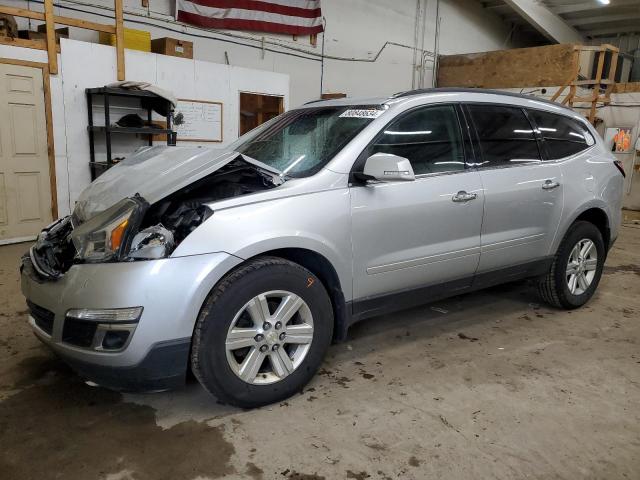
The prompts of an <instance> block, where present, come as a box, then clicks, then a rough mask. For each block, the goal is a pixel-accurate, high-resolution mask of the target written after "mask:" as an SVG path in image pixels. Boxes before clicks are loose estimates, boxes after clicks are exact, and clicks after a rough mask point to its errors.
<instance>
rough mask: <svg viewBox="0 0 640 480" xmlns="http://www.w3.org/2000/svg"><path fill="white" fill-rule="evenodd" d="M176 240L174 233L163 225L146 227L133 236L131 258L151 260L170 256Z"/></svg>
mask: <svg viewBox="0 0 640 480" xmlns="http://www.w3.org/2000/svg"><path fill="white" fill-rule="evenodd" d="M174 246H175V242H174V240H173V233H171V232H170V231H169V230H167V229H166V228H164V227H163V226H162V225H154V226H152V227H148V228H145V229H144V230H141V231H140V232H139V233H137V234H136V236H135V237H133V241H132V242H131V249H130V250H129V258H135V259H140V260H150V259H154V258H165V257H168V256H169V254H170V253H171V251H172V250H173V247H174Z"/></svg>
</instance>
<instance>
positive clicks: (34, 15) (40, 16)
mask: <svg viewBox="0 0 640 480" xmlns="http://www.w3.org/2000/svg"><path fill="white" fill-rule="evenodd" d="M0 13H4V14H5V15H13V16H14V17H24V18H31V19H32V20H44V13H42V12H34V11H33V10H27V9H26V8H15V7H5V6H4V5H0Z"/></svg>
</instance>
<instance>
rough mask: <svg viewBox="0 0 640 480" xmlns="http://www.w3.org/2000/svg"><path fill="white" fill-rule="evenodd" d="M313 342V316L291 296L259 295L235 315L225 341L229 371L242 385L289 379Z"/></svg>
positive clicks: (277, 292) (281, 292)
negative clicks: (243, 382) (244, 383)
mask: <svg viewBox="0 0 640 480" xmlns="http://www.w3.org/2000/svg"><path fill="white" fill-rule="evenodd" d="M312 341H313V316H312V315H311V310H310V309H309V306H308V305H307V304H306V302H305V301H304V300H303V299H302V298H301V297H300V296H298V295H296V294H295V293H291V292H288V291H285V290H273V291H269V292H265V293H261V294H259V295H257V296H255V297H254V298H252V299H251V300H249V302H247V303H246V304H245V305H244V306H243V307H242V308H241V309H240V311H238V312H237V313H236V315H235V317H234V318H233V321H232V322H231V325H230V326H229V330H228V331H227V337H226V340H225V348H226V356H227V361H228V363H229V366H230V367H231V370H232V371H233V372H234V373H235V374H236V375H237V376H238V377H239V378H240V379H242V380H243V381H245V382H247V383H250V384H254V385H261V384H262V385H264V384H269V383H275V382H278V381H280V380H282V379H284V378H286V377H288V376H289V375H291V374H292V373H293V372H294V371H295V370H296V368H298V367H299V366H300V364H301V363H302V361H303V360H304V359H305V357H306V356H307V353H308V352H309V348H310V346H311V342H312Z"/></svg>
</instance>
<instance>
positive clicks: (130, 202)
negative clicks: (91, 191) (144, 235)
mask: <svg viewBox="0 0 640 480" xmlns="http://www.w3.org/2000/svg"><path fill="white" fill-rule="evenodd" d="M147 207H148V204H147V203H146V202H144V200H142V199H140V198H138V197H134V198H125V199H124V200H121V201H120V202H118V203H116V204H115V205H114V206H113V207H111V208H109V209H107V210H105V211H104V212H102V213H100V214H98V215H96V216H95V217H93V218H91V219H89V220H87V221H86V222H85V223H83V224H82V225H80V226H78V227H77V228H76V229H74V230H73V232H72V233H71V240H72V241H73V245H74V247H75V248H76V258H77V259H78V260H82V261H85V262H106V261H109V260H119V259H122V258H123V257H124V256H125V254H126V252H127V251H128V248H129V246H130V245H131V240H132V237H133V234H134V233H135V232H136V231H137V229H138V226H139V224H140V220H141V219H142V215H143V214H144V211H146V209H147Z"/></svg>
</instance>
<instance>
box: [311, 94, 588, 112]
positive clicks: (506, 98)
mask: <svg viewBox="0 0 640 480" xmlns="http://www.w3.org/2000/svg"><path fill="white" fill-rule="evenodd" d="M443 93H446V94H451V96H452V97H454V98H452V100H454V101H475V102H477V101H482V96H485V95H486V96H487V97H491V98H487V99H486V100H487V101H488V102H499V103H505V104H512V105H513V104H517V105H525V103H524V102H527V101H535V102H536V104H541V105H542V106H548V107H552V109H553V110H555V111H556V112H557V111H558V110H559V109H561V110H562V111H563V113H565V114H570V115H571V116H574V115H576V112H575V111H573V110H571V109H570V108H568V107H565V106H564V105H561V104H559V103H555V102H551V101H549V100H546V99H544V98H540V97H536V96H535V95H526V94H522V93H512V92H504V91H501V90H490V89H485V88H454V87H444V88H422V89H418V90H408V91H406V92H399V93H396V94H394V95H391V96H390V97H373V98H350V97H345V98H339V99H334V100H313V101H311V102H307V103H305V104H304V105H303V106H301V107H300V108H310V107H325V106H327V107H330V106H336V107H337V106H349V105H384V104H389V103H399V102H402V101H403V100H406V101H410V100H415V99H416V98H420V97H424V99H425V100H428V99H429V98H430V97H436V96H438V95H441V94H443ZM455 94H458V95H455ZM465 94H472V95H473V98H465V97H467V95H465ZM455 96H458V97H459V98H455ZM496 97H499V98H496ZM514 100H517V101H514ZM523 101H524V102H523Z"/></svg>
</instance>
